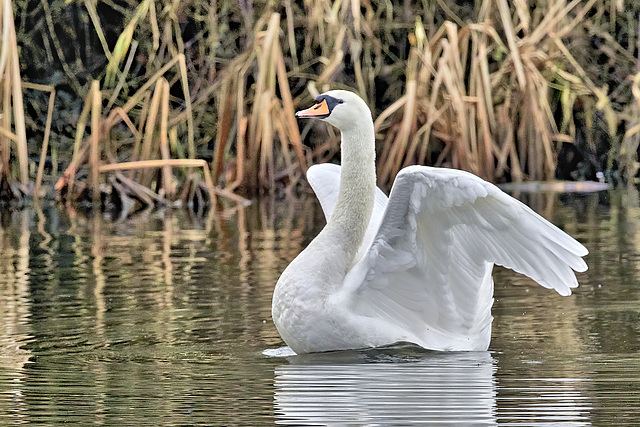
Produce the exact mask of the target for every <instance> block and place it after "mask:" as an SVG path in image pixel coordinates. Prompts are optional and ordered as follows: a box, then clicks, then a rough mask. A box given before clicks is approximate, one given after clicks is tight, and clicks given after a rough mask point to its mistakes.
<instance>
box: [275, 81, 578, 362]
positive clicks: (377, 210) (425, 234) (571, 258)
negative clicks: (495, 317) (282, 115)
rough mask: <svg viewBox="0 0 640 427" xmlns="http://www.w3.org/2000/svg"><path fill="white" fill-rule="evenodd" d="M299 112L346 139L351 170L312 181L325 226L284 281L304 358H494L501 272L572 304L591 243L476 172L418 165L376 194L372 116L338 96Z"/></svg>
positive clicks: (286, 316)
mask: <svg viewBox="0 0 640 427" xmlns="http://www.w3.org/2000/svg"><path fill="white" fill-rule="evenodd" d="M316 101H318V104H316V105H315V106H314V107H312V108H310V109H308V110H305V111H302V112H300V113H299V114H298V115H299V116H301V117H319V118H323V119H325V121H327V122H329V123H331V124H333V125H334V126H336V127H337V128H338V129H340V131H341V133H342V143H341V150H342V166H341V167H340V166H337V165H332V164H323V165H315V166H313V167H311V168H310V169H309V171H308V172H307V177H308V179H309V182H310V184H311V186H312V187H313V189H314V191H315V192H316V195H317V196H318V199H319V200H320V203H321V205H322V209H323V211H324V213H325V216H326V218H327V225H326V226H325V228H324V229H323V230H322V231H321V232H320V234H318V236H317V237H316V238H315V239H314V240H313V241H312V242H311V243H310V244H309V246H308V247H307V248H306V249H305V250H304V251H302V253H300V254H299V255H298V257H296V258H295V259H294V260H293V261H292V262H291V264H290V265H289V266H288V267H287V268H286V269H285V271H284V272H283V273H282V275H281V276H280V279H279V280H278V283H277V284H276V288H275V290H274V294H273V305H272V314H273V321H274V323H275V325H276V327H277V328H278V331H279V332H280V335H281V336H282V338H283V339H284V341H285V342H286V343H287V345H289V346H290V347H291V349H292V350H293V351H295V352H296V353H309V352H318V351H330V350H345V349H355V348H366V347H378V346H383V345H389V344H394V343H397V342H411V343H415V344H417V345H420V346H422V347H424V348H427V349H432V350H486V349H487V348H488V346H489V342H490V338H491V322H492V316H491V306H492V304H493V279H492V275H491V271H492V269H493V265H494V264H498V265H503V266H505V267H508V268H511V269H513V270H515V271H517V272H519V273H522V274H525V275H527V276H529V277H531V278H532V279H534V280H536V281H537V282H538V283H540V284H541V285H542V286H544V287H546V288H551V289H555V290H556V291H557V292H558V293H560V294H562V295H569V294H570V293H571V288H575V287H577V286H578V282H577V280H576V277H575V274H574V272H573V271H572V269H573V270H575V271H585V270H586V269H587V265H586V263H585V262H584V260H583V259H582V258H581V257H583V256H585V255H586V254H587V250H586V248H585V247H584V246H582V245H581V244H580V243H578V242H577V241H576V240H574V239H573V238H572V237H570V236H569V235H567V234H565V233H564V232H563V231H561V230H559V229H558V228H556V227H555V226H554V225H552V224H551V223H549V222H548V221H546V220H545V219H543V218H542V217H540V216H539V215H538V214H536V213H535V212H533V211H532V210H531V209H529V208H528V207H527V206H525V205H524V204H522V203H521V202H519V201H517V200H516V199H514V198H512V197H510V196H508V195H507V194H505V193H504V192H502V191H501V190H500V189H498V188H497V187H496V186H494V185H493V184H490V183H488V182H485V181H483V180H482V179H480V178H478V177H476V176H475V175H472V174H470V173H467V172H463V171H458V170H453V169H445V168H432V167H426V166H410V167H407V168H405V169H403V170H402V171H400V173H399V174H398V176H397V177H396V181H395V183H394V185H393V188H392V189H391V194H390V196H389V198H388V199H387V197H386V196H385V195H384V193H383V192H382V191H381V190H380V189H378V188H377V187H376V184H375V182H376V176H375V148H374V130H373V120H372V118H371V112H370V110H369V108H368V107H367V105H366V104H365V103H364V101H362V99H360V97H358V96H357V95H355V94H353V93H351V92H346V91H330V92H327V93H325V94H323V95H320V96H319V97H318V98H316Z"/></svg>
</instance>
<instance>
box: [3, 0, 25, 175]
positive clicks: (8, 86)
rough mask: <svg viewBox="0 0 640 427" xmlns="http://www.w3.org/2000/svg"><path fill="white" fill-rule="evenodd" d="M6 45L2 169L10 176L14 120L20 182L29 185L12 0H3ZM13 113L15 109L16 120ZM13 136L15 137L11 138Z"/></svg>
mask: <svg viewBox="0 0 640 427" xmlns="http://www.w3.org/2000/svg"><path fill="white" fill-rule="evenodd" d="M1 17H2V46H1V53H0V79H2V80H3V81H4V83H5V84H4V98H3V108H2V111H3V114H2V115H3V128H4V131H6V132H3V139H1V140H0V146H1V148H0V151H1V154H0V155H1V156H2V162H1V164H0V166H2V171H1V173H2V174H4V175H5V176H9V172H10V169H9V157H10V153H11V151H10V150H11V147H10V144H9V141H8V140H7V139H6V137H7V136H8V135H9V134H11V124H12V122H13V127H14V128H15V135H16V140H15V142H16V149H17V150H16V152H17V157H18V164H19V167H20V182H21V183H22V184H23V185H25V186H26V185H27V184H28V182H29V155H28V151H27V131H26V125H25V119H24V105H23V100H22V80H21V78H20V65H19V56H18V45H17V41H16V29H15V23H14V21H13V8H12V6H11V1H10V0H2V13H1ZM11 113H13V121H12V116H11ZM9 139H12V138H9Z"/></svg>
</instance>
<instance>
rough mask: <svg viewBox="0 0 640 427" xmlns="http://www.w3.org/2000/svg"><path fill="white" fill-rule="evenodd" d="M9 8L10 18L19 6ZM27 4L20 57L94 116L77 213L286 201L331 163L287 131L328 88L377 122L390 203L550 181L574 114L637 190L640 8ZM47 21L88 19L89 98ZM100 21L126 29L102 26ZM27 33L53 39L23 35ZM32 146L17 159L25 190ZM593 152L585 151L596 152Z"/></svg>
mask: <svg viewBox="0 0 640 427" xmlns="http://www.w3.org/2000/svg"><path fill="white" fill-rule="evenodd" d="M3 2H4V3H3V13H4V14H5V15H4V16H6V17H10V15H11V14H8V15H7V14H6V11H9V10H11V9H10V2H9V1H8V0H3ZM16 2H17V3H18V4H19V6H18V7H17V8H16V16H20V17H21V19H20V22H19V27H18V32H17V34H19V35H20V36H21V37H22V39H21V40H22V43H23V45H24V46H23V51H25V52H31V56H32V57H33V56H34V55H38V54H41V53H40V52H41V51H42V52H44V53H42V54H41V55H43V56H42V58H45V60H46V61H50V65H51V67H53V68H55V67H58V68H59V69H60V73H61V74H62V75H64V76H65V80H66V81H67V82H68V87H70V88H71V90H72V91H73V92H75V93H76V95H78V96H80V97H81V98H82V99H83V101H84V108H81V109H80V110H81V111H80V114H79V115H78V116H77V117H78V120H77V123H72V124H73V125H75V136H74V137H73V138H74V143H73V146H68V147H64V146H60V147H56V149H57V150H62V151H63V152H64V151H65V150H66V152H68V153H72V154H70V155H69V156H68V157H67V158H68V159H69V160H68V163H67V164H66V165H65V166H66V169H65V171H64V173H63V175H62V177H60V178H59V180H58V182H57V185H56V189H57V190H58V192H59V195H60V196H61V197H62V198H63V199H65V200H68V201H71V202H73V201H75V200H77V199H82V198H85V199H86V198H89V199H92V198H95V200H98V199H99V198H102V199H104V197H105V196H109V197H112V196H113V197H115V198H116V199H118V198H119V199H123V200H124V199H126V198H133V199H135V200H137V201H138V202H140V203H142V204H148V203H151V204H157V203H169V202H170V201H173V200H176V199H182V200H183V201H185V202H189V201H194V200H196V199H198V200H205V199H206V200H207V201H210V200H213V199H214V198H215V195H216V194H223V195H225V196H228V197H232V198H234V199H235V200H242V199H241V198H238V196H233V194H234V193H237V194H244V193H252V192H256V191H274V190H275V189H277V188H280V187H285V188H292V187H293V186H294V185H295V184H296V183H298V182H299V181H300V178H301V176H302V174H303V173H304V172H305V171H306V169H307V167H308V166H309V165H310V164H311V163H314V162H322V161H328V160H334V159H333V157H334V156H335V153H336V142H337V138H336V134H335V132H333V131H332V130H331V129H327V130H326V131H318V130H317V127H314V129H310V128H309V127H308V126H309V125H308V124H307V127H305V128H303V134H304V135H305V137H304V139H305V140H306V141H307V142H309V143H310V146H309V147H305V146H304V145H303V143H302V140H303V137H302V136H301V133H300V130H299V127H298V123H297V122H296V120H295V118H294V111H295V110H296V109H297V108H301V107H305V106H307V105H308V103H310V102H311V98H312V96H313V95H315V94H317V93H319V92H322V91H324V90H327V89H330V88H347V89H351V90H354V91H356V92H357V93H359V94H360V95H361V96H362V97H363V98H364V99H365V100H366V101H367V102H368V104H369V105H370V106H371V107H372V109H373V111H374V116H375V117H376V118H377V119H376V123H375V126H376V131H377V136H378V154H379V156H378V158H379V161H378V171H379V183H380V184H381V185H382V186H383V187H387V188H388V187H389V185H390V183H391V182H392V181H393V178H394V176H395V174H396V173H397V172H398V170H399V169H400V168H401V167H403V166H405V165H408V164H414V163H419V164H431V165H438V166H451V167H456V168H461V169H466V170H469V171H472V172H474V173H476V174H478V175H480V176H482V177H483V178H485V179H488V180H492V181H505V180H515V181H521V180H525V179H535V180H541V179H550V178H552V177H553V175H554V171H555V169H556V162H557V159H556V157H557V152H558V148H559V146H560V145H561V144H562V143H572V142H573V140H574V138H575V137H576V127H577V126H580V125H579V124H576V122H575V120H574V118H573V115H572V113H573V111H574V110H575V108H576V105H577V104H579V105H581V106H583V107H584V106H587V107H588V108H585V112H586V114H587V116H588V120H587V125H588V126H591V125H592V124H593V123H595V122H596V121H598V120H599V121H600V122H602V123H604V125H603V126H602V127H603V128H604V129H605V131H606V133H607V138H608V144H609V146H608V148H607V150H608V153H607V154H608V155H609V165H610V166H611V165H612V164H614V163H615V164H617V165H619V167H620V168H621V171H622V173H623V174H626V177H627V178H629V179H632V178H633V177H635V176H636V174H637V171H638V167H637V161H638V159H637V152H638V143H637V141H638V135H639V133H640V128H638V120H639V117H638V108H639V107H638V104H637V103H636V102H637V99H638V91H639V90H638V81H637V76H636V77H635V80H634V77H633V75H634V74H635V72H637V71H635V68H634V67H635V66H636V62H637V56H638V54H637V43H636V42H637V41H638V27H637V22H635V21H634V20H633V19H632V17H633V13H634V11H636V12H640V6H639V5H637V4H635V3H633V4H630V5H628V6H629V7H628V10H626V11H623V10H621V9H620V8H619V3H618V2H616V1H614V0H587V1H583V0H573V1H571V2H567V1H565V0H557V1H552V2H538V1H534V0H529V1H518V2H507V1H506V0H485V1H483V2H477V4H476V5H475V6H474V7H469V6H464V5H458V4H456V3H455V2H452V1H439V2H404V3H402V4H401V3H399V2H394V1H391V2H385V3H381V4H373V3H370V2H361V1H358V0H350V1H346V2H333V1H330V0H313V1H308V2H304V3H297V2H292V1H290V0H288V1H285V2H282V3H278V4H271V3H268V4H254V3H251V2H240V3H235V2H225V1H222V2H213V3H206V4H205V3H202V2H196V1H183V2H171V3H166V4H165V3H160V2H155V1H152V0H144V1H143V2H140V3H139V4H138V5H137V6H136V7H135V8H133V7H132V8H130V9H123V8H116V7H115V5H110V4H96V3H95V2H92V1H89V0H87V1H83V2H79V3H77V4H74V5H67V4H65V3H64V1H63V0H50V2H44V3H42V4H41V6H42V8H41V10H40V9H38V10H37V11H35V12H31V13H30V14H29V15H28V16H27V15H25V13H24V10H23V9H22V8H23V7H26V6H28V5H29V4H30V2H29V1H28V0H22V1H20V0H16ZM49 3H51V6H49ZM52 7H56V8H58V9H57V10H62V11H63V12H62V14H63V15H64V13H65V11H68V10H72V11H73V13H76V14H80V15H82V14H84V15H86V17H87V18H86V20H85V21H83V22H85V24H83V25H84V27H82V28H81V29H78V28H75V27H72V26H71V27H69V28H68V29H67V30H68V31H67V34H72V33H74V31H75V32H76V33H78V32H80V30H82V31H84V32H85V33H89V35H91V37H90V38H89V39H88V46H89V47H87V49H89V48H91V49H93V56H92V57H96V56H97V57H101V58H102V61H103V62H102V64H103V66H102V67H98V68H96V69H95V70H94V71H92V72H91V73H90V74H91V78H87V79H85V80H86V81H83V80H82V78H80V77H79V73H77V72H74V67H76V66H77V64H78V63H81V62H82V61H81V58H80V57H81V56H82V55H80V57H79V56H78V55H79V54H78V52H77V49H76V51H74V50H73V49H72V48H70V47H69V46H67V43H65V42H64V41H65V39H64V37H65V34H62V33H61V32H59V31H58V32H56V25H58V26H60V25H63V23H61V22H56V21H55V16H56V15H55V14H53V13H52V11H51V10H52ZM72 8H75V9H72ZM109 8H110V9H109ZM105 9H107V10H110V11H111V13H112V14H116V15H118V16H120V17H121V23H119V24H115V23H113V22H110V21H109V20H107V19H105V17H104V13H105ZM69 13H71V12H69ZM25 16H27V17H25ZM29 19H32V20H38V19H41V23H42V25H41V26H33V25H27V24H33V22H31V21H29ZM2 22H3V23H4V22H9V23H10V25H3V31H2V34H3V39H2V42H3V44H2V46H3V50H2V52H3V55H2V58H3V60H2V62H0V65H2V67H0V71H2V72H3V74H2V76H3V84H2V87H3V88H4V90H3V100H4V102H5V104H4V105H5V108H3V111H8V110H7V106H8V105H9V101H8V100H11V99H16V100H15V101H14V102H13V103H12V105H13V106H14V107H16V109H14V110H13V111H18V110H20V111H23V109H22V108H18V104H19V102H18V101H17V98H16V97H19V94H18V93H19V92H20V93H21V90H20V89H19V86H20V81H21V79H20V76H19V74H18V75H17V77H16V75H15V74H12V73H13V71H11V73H10V72H9V70H11V69H12V68H11V67H10V66H9V65H10V64H14V65H13V68H16V67H17V65H18V62H17V60H15V61H14V57H15V58H17V53H16V52H17V50H16V49H15V45H16V41H15V40H16V37H15V36H14V35H12V34H15V33H16V31H15V29H13V28H14V25H13V22H12V21H11V20H8V19H4V20H3V21H2ZM39 22H40V21H39ZM31 28H34V29H31ZM36 28H40V29H41V30H37V29H36ZM616 28H617V29H618V30H616ZM620 28H624V29H625V30H624V32H623V31H622V30H619V29H620ZM114 29H115V30H117V37H114V36H113V34H114ZM45 30H46V31H45ZM35 31H43V32H42V33H38V34H37V35H38V36H41V38H42V39H43V40H45V44H44V46H43V47H42V48H40V50H38V49H39V47H38V46H35V45H33V44H30V42H29V41H28V40H31V39H33V38H34V37H33V36H34V35H36V34H34V32H35ZM12 37H13V38H12ZM61 39H62V40H61ZM92 40H93V41H92ZM594 40H597V42H598V44H599V45H598V46H594V45H593V44H594V43H593V42H594ZM12 41H13V42H12ZM11 46H14V47H11ZM47 52H50V53H47ZM53 52H55V53H56V54H57V55H56V57H54V55H53ZM89 56H91V55H89ZM593 57H598V60H597V61H594V60H592V58H593ZM47 58H48V59H47ZM56 58H57V59H56ZM74 58H75V60H74ZM11 61H14V62H11ZM46 61H45V62H46ZM607 63H609V64H611V63H615V65H616V67H615V69H613V71H611V74H610V75H609V77H607V76H606V75H605V74H606V73H603V71H602V69H601V68H602V66H603V64H604V65H606V64H607ZM5 64H6V66H5ZM25 69H27V70H29V67H25ZM609 69H611V67H610V68H609ZM5 76H6V77H5ZM616 79H618V80H617V86H616V87H612V86H609V85H610V84H612V82H616ZM14 86H15V88H17V89H13V88H14ZM631 88H633V95H634V96H635V98H634V97H632V96H631V95H630V93H631V91H630V90H628V89H631ZM627 93H629V95H627ZM9 94H10V95H9ZM583 107H581V108H583ZM15 115H16V117H17V112H16V113H15ZM17 122H18V121H17V120H11V119H10V118H9V119H8V118H7V114H3V122H2V126H1V128H2V132H1V138H2V139H0V148H1V149H2V151H1V152H0V154H2V159H3V162H5V163H6V164H9V163H10V162H11V159H14V157H9V155H8V154H7V152H8V148H7V147H8V146H9V141H12V140H15V141H19V140H20V138H21V137H20V135H21V134H23V135H25V132H24V131H22V130H19V129H18V127H17V126H18V124H17ZM23 122H24V120H23ZM87 124H90V126H89V128H88V127H87ZM11 126H16V127H15V131H13V130H11V129H13V128H12V127H11ZM48 126H50V125H48ZM23 128H24V127H23ZM620 129H622V130H623V131H622V133H623V134H624V135H622V134H621V133H620ZM625 132H626V133H625ZM12 137H13V139H12ZM23 141H24V142H23V143H19V144H18V145H17V146H18V147H20V144H23V148H20V150H22V151H20V154H19V155H18V156H16V157H15V158H16V159H18V164H19V170H20V172H19V174H20V180H21V181H22V182H23V183H26V182H27V181H28V180H29V179H30V176H29V168H28V162H29V160H28V159H29V158H28V153H27V152H26V151H25V148H26V137H25V138H24V139H23ZM594 144H595V143H594V142H593V141H591V140H590V141H588V144H587V147H586V149H588V150H592V151H594V152H595V146H594ZM38 148H39V147H34V146H31V147H30V151H31V152H35V153H37V154H41V159H42V160H41V161H40V165H39V166H40V167H42V165H44V163H45V162H44V159H45V158H46V149H44V150H42V153H40V151H39V150H38ZM194 168H195V169H194ZM3 170H8V168H7V167H4V168H3ZM125 171H126V172H125ZM38 176H41V172H39V173H38ZM85 177H87V178H85ZM40 180H41V179H40V178H39V179H38V182H40ZM100 195H102V196H100ZM110 195H111V196H110ZM152 195H153V196H152Z"/></svg>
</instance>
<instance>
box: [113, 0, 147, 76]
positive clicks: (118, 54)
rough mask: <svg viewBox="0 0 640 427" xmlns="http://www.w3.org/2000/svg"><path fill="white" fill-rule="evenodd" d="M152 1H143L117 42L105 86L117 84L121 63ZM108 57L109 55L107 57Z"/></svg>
mask: <svg viewBox="0 0 640 427" xmlns="http://www.w3.org/2000/svg"><path fill="white" fill-rule="evenodd" d="M150 3H152V2H151V1H150V0H143V1H142V3H140V5H139V6H138V8H137V9H136V13H135V14H134V15H133V17H132V18H131V21H129V23H128V24H127V26H126V27H125V29H124V31H123V32H122V34H120V37H118V41H117V42H116V45H115V47H114V48H113V52H112V53H111V58H109V64H108V65H107V69H106V74H105V78H104V80H105V86H113V84H114V83H115V79H116V75H117V74H118V71H119V67H120V63H121V62H122V61H123V59H124V57H125V55H126V53H127V52H128V51H129V46H130V45H131V40H132V38H133V32H134V31H135V29H136V26H137V25H138V21H139V20H140V19H141V18H142V17H143V16H144V15H146V14H147V12H148V11H149V4H150ZM107 57H108V55H107Z"/></svg>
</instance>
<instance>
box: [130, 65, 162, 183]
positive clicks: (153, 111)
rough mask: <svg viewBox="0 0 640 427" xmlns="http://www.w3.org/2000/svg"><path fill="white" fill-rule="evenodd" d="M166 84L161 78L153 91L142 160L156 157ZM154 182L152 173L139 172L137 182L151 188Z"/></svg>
mask: <svg viewBox="0 0 640 427" xmlns="http://www.w3.org/2000/svg"><path fill="white" fill-rule="evenodd" d="M164 82H166V80H165V79H164V77H161V78H160V79H159V80H158V82H157V83H156V87H155V90H154V91H153V97H152V98H151V103H150V104H149V114H148V116H147V120H146V126H145V131H144V137H143V140H142V147H141V148H140V155H139V157H138V158H139V159H140V160H143V161H144V160H151V159H152V157H155V152H156V150H155V148H156V147H154V144H153V141H154V131H155V128H156V125H157V121H158V112H159V111H160V101H161V98H162V87H163V86H164ZM152 180H153V175H152V173H151V171H148V170H146V169H143V170H139V171H138V176H137V179H136V181H138V182H139V183H140V184H142V185H144V186H146V187H149V186H151V182H152Z"/></svg>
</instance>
